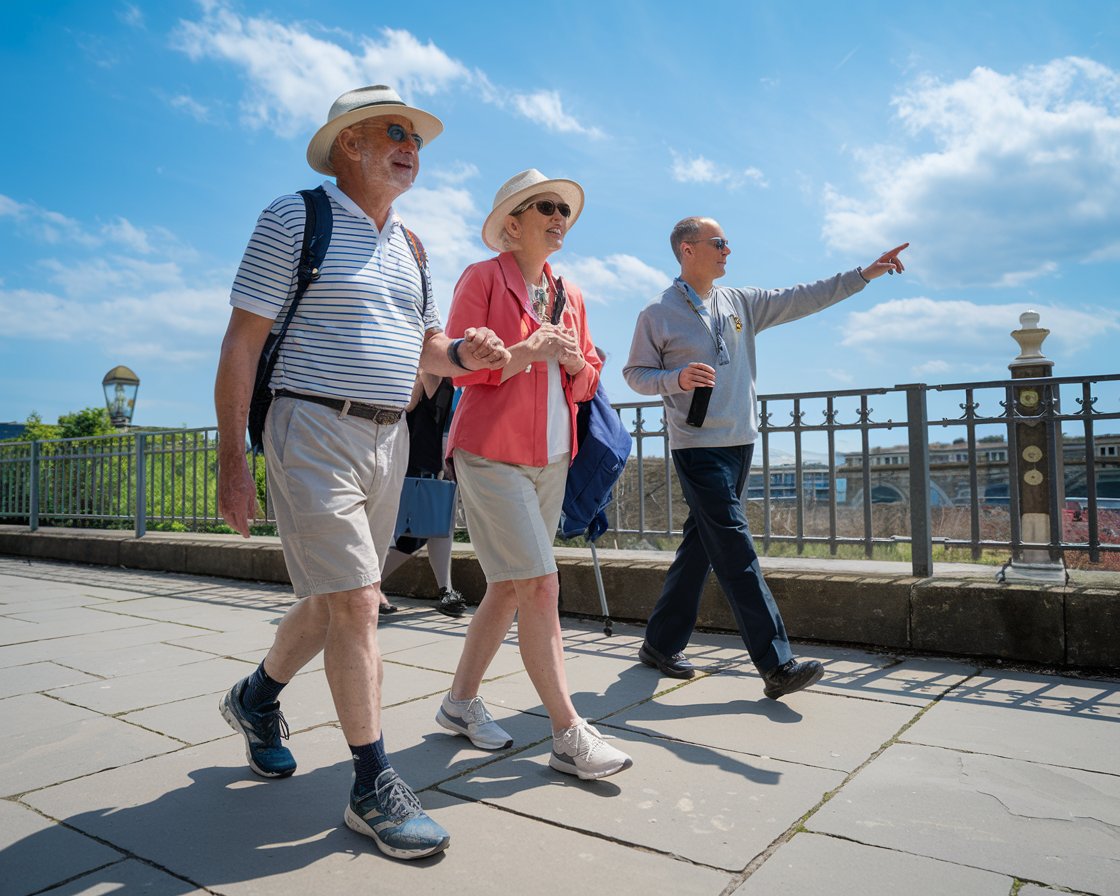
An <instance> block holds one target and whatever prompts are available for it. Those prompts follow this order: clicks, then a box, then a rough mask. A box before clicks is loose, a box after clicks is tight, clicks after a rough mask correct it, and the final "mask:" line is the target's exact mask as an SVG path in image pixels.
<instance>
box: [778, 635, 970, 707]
mask: <svg viewBox="0 0 1120 896" xmlns="http://www.w3.org/2000/svg"><path fill="white" fill-rule="evenodd" d="M800 657H801V658H803V659H816V660H820V661H821V662H822V663H823V664H824V677H823V678H822V679H821V680H820V681H819V682H818V683H817V684H815V685H813V691H815V692H817V693H825V694H839V695H842V696H845V697H859V698H860V699H862V700H883V701H886V702H888V703H904V704H906V705H909V706H927V705H929V704H930V703H931V702H932V701H934V700H936V699H938V698H939V697H942V696H944V695H945V694H947V693H948V692H949V691H951V690H952V689H953V688H955V687H956V686H957V685H959V684H960V683H961V682H962V681H964V680H965V679H967V678H968V677H969V676H970V675H972V674H974V673H975V672H976V666H975V665H974V664H970V663H961V662H954V661H952V660H939V659H926V658H923V657H910V658H901V659H900V658H898V657H893V656H887V655H884V654H866V653H862V654H861V653H859V652H858V651H842V650H831V649H828V648H823V647H820V646H818V645H813V646H811V647H806V648H805V649H804V650H803V651H802V652H801V654H800Z"/></svg>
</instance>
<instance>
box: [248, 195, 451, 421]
mask: <svg viewBox="0 0 1120 896" xmlns="http://www.w3.org/2000/svg"><path fill="white" fill-rule="evenodd" d="M323 187H324V189H325V190H326V192H327V195H328V197H329V198H330V201H331V212H332V213H333V215H334V227H333V230H332V232H331V241H330V246H329V247H328V248H327V254H326V257H325V258H324V260H323V264H322V267H321V268H320V276H319V279H318V280H316V281H314V282H313V283H312V284H311V285H310V286H309V287H308V288H307V292H306V293H304V296H303V298H302V299H301V300H300V303H299V308H298V309H297V310H296V314H295V317H294V318H293V319H292V323H291V326H290V327H289V328H288V332H287V334H286V335H285V337H284V342H283V344H282V345H281V348H280V356H279V360H278V361H277V363H276V369H275V371H274V372H273V374H272V382H271V384H270V385H271V386H272V388H273V390H276V389H290V390H292V391H294V392H306V393H309V394H312V395H326V396H329V397H332V398H342V399H349V400H351V401H360V402H365V403H368V404H377V405H381V406H384V407H394V408H395V407H399V408H404V407H405V406H406V405H407V404H408V401H409V398H410V396H411V394H412V384H413V382H415V380H416V369H417V366H418V365H419V362H420V350H421V348H422V347H423V342H424V332H425V331H426V330H431V329H439V328H440V319H439V309H438V308H437V307H436V303H435V301H434V299H433V298H432V296H431V295H429V296H428V297H427V308H426V309H425V308H424V296H423V295H422V294H421V293H422V286H421V279H420V270H419V268H418V267H417V264H416V260H415V259H414V258H413V255H412V250H411V249H410V248H409V245H408V239H407V237H406V236H405V231H404V225H403V224H402V223H401V220H400V218H398V217H397V214H396V212H395V211H393V210H392V209H390V212H389V217H388V219H387V220H386V224H385V229H384V231H381V232H379V231H378V229H377V225H376V224H374V222H373V220H372V219H371V218H370V217H369V216H368V215H367V214H366V213H365V212H364V211H362V210H361V209H360V208H358V206H357V205H355V204H354V202H353V200H351V199H350V197H349V196H347V195H346V194H345V193H343V192H342V191H341V190H339V189H338V187H337V186H336V185H335V184H334V183H333V182H331V181H327V182H326V183H324V184H323ZM304 223H305V213H304V205H303V199H302V197H300V196H299V194H295V193H293V194H289V195H286V196H281V197H280V198H279V199H276V200H275V201H274V202H273V203H272V204H271V205H270V206H269V207H268V208H266V209H265V210H264V211H263V212H261V215H260V217H259V218H258V219H257V226H256V227H255V228H254V230H253V234H252V236H251V237H250V238H249V245H248V246H247V247H246V249H245V255H244V257H243V258H242V260H241V266H240V267H239V268H238V270H237V277H236V278H235V279H234V281H233V290H232V292H231V294H230V304H231V305H233V306H234V307H235V308H242V309H244V310H245V311H249V312H251V313H253V314H258V315H260V316H261V317H267V318H269V319H271V320H275V321H276V326H275V328H274V329H279V327H280V322H281V321H282V319H283V315H282V314H281V312H282V311H283V309H284V306H285V304H286V303H287V302H288V300H289V299H290V298H291V297H292V295H293V294H294V292H295V288H296V266H297V265H298V264H299V252H300V247H301V246H302V244H303V227H304ZM430 282H431V277H430V275H429V283H430Z"/></svg>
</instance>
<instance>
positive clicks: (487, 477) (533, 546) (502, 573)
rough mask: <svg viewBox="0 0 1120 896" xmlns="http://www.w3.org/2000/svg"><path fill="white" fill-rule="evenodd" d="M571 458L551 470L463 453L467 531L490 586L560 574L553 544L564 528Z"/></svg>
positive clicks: (459, 454)
mask: <svg viewBox="0 0 1120 896" xmlns="http://www.w3.org/2000/svg"><path fill="white" fill-rule="evenodd" d="M568 465H569V460H568V455H566V454H565V455H564V457H563V458H562V459H561V460H559V461H557V462H555V463H551V464H549V465H548V466H547V467H525V466H521V465H519V464H507V463H502V462H500V461H494V460H487V459H486V458H484V457H479V456H478V455H477V454H471V453H470V452H469V451H463V450H462V449H461V448H460V449H458V450H457V451H456V452H455V478H456V479H457V480H458V482H459V494H460V496H461V497H462V499H463V510H465V511H466V515H467V529H468V530H470V535H471V544H472V545H473V546H474V552H475V555H476V556H477V557H478V562H479V564H480V565H481V566H482V571H483V573H485V575H486V581H487V582H509V581H514V580H518V579H534V578H537V577H538V576H546V575H548V574H549V573H554V572H556V557H555V555H554V554H553V551H552V541H553V539H554V538H555V537H556V527H557V526H558V525H559V523H560V509H561V507H563V504H564V486H565V484H566V483H567V481H568Z"/></svg>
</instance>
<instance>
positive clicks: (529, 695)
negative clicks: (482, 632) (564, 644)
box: [481, 650, 680, 720]
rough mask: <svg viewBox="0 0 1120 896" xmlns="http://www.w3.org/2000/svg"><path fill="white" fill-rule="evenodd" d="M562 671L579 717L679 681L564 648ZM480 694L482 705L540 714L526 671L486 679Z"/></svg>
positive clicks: (634, 700) (602, 713)
mask: <svg viewBox="0 0 1120 896" xmlns="http://www.w3.org/2000/svg"><path fill="white" fill-rule="evenodd" d="M564 655H565V657H566V661H565V663H564V671H565V673H566V674H567V678H568V691H569V693H570V694H571V697H572V704H573V705H574V706H575V708H576V712H578V713H579V714H580V715H581V716H582V717H583V718H587V719H592V720H596V719H601V718H603V717H604V716H608V715H611V714H612V713H615V712H618V711H619V710H620V709H622V708H624V707H626V706H630V705H632V704H634V703H640V702H643V701H645V700H648V699H650V697H652V696H653V695H654V694H656V693H659V692H660V691H662V690H666V689H668V688H671V687H675V686H677V685H679V684H680V682H679V681H676V680H674V679H669V678H662V677H661V676H660V675H659V674H658V673H657V672H656V671H655V670H652V669H648V668H646V667H645V666H642V665H640V664H635V663H631V662H629V661H627V662H625V663H620V662H619V661H618V660H615V659H612V658H609V657H602V656H597V655H594V654H588V653H578V652H575V651H571V650H565V652H564ZM481 693H482V696H483V698H484V699H485V700H486V705H487V706H489V707H490V708H491V711H494V709H495V708H496V707H503V708H505V709H516V710H520V711H522V712H531V713H535V714H537V715H544V714H545V709H544V707H543V706H542V704H541V701H540V697H539V696H537V692H536V689H535V688H534V687H533V683H532V681H531V680H530V679H529V675H528V673H526V672H524V671H521V672H517V673H515V674H512V675H507V676H506V677H504V678H500V679H496V680H494V681H488V682H486V683H485V684H484V685H483V687H482V689H481Z"/></svg>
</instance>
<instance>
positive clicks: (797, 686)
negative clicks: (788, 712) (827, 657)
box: [762, 660, 824, 700]
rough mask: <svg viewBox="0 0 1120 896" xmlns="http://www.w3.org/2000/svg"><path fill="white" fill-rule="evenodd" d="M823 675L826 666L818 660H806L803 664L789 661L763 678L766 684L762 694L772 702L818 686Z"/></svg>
mask: <svg viewBox="0 0 1120 896" xmlns="http://www.w3.org/2000/svg"><path fill="white" fill-rule="evenodd" d="M822 675H824V666H822V665H821V664H820V663H818V662H817V661H816V660H806V661H805V662H803V663H799V662H797V660H787V661H786V662H784V663H782V665H780V666H778V668H777V669H771V670H770V671H769V672H767V673H766V674H765V675H763V676H762V680H763V681H765V682H766V687H765V688H763V690H762V693H764V694H765V695H766V696H767V697H769V698H770V699H771V700H777V699H779V698H780V697H784V696H785V695H786V694H792V693H793V692H794V691H800V690H801V689H802V688H807V687H809V685H813V684H816V683H817V682H818V681H820V680H821V676H822Z"/></svg>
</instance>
